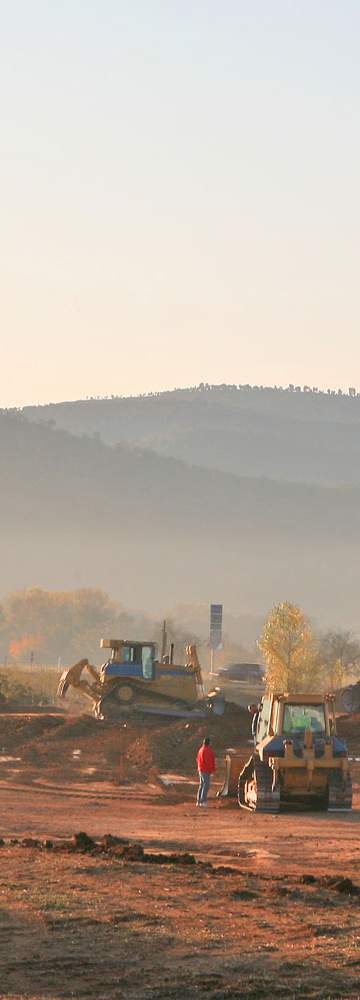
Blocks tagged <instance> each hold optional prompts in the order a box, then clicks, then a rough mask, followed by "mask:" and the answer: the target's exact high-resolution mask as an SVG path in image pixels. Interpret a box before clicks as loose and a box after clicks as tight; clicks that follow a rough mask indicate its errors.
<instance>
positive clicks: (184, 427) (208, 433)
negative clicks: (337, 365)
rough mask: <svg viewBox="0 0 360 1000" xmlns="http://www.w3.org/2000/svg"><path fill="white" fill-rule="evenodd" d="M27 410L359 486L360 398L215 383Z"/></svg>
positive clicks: (220, 459)
mask: <svg viewBox="0 0 360 1000" xmlns="http://www.w3.org/2000/svg"><path fill="white" fill-rule="evenodd" d="M24 413H25V415H26V416H27V417H28V418H29V419H31V420H36V421H41V422H46V421H49V420H50V421H55V425H56V427H58V428H62V429H65V430H68V431H70V432H71V433H73V434H77V435H82V434H86V435H100V437H101V439H102V440H103V441H104V443H106V444H110V445H113V444H117V443H118V442H121V443H128V444H132V445H138V446H142V447H145V448H150V449H152V450H153V451H156V452H158V453H159V454H161V455H165V456H167V457H172V458H177V459H181V460H182V461H185V462H187V463H191V464H194V465H198V466H202V467H205V468H211V469H216V470H218V471H224V472H230V473H235V474H237V475H241V476H250V477H266V478H273V479H283V480H288V481H293V482H299V483H301V482H308V483H311V482H314V483H322V484H331V485H336V484H344V483H354V484H359V485H360V396H350V395H345V394H344V395H337V394H334V395H329V394H327V393H319V392H317V391H316V392H315V391H308V392H297V391H292V390H280V389H266V388H265V389H259V388H252V387H250V386H243V387H240V388H239V387H236V386H215V387H209V388H206V387H203V388H198V389H192V390H191V389H184V390H176V391H174V392H166V393H160V394H158V395H153V396H152V395H150V396H142V397H134V398H114V399H95V400H94V399H90V400H79V401H77V402H69V403H57V404H50V405H48V406H41V407H26V408H25V410H24Z"/></svg>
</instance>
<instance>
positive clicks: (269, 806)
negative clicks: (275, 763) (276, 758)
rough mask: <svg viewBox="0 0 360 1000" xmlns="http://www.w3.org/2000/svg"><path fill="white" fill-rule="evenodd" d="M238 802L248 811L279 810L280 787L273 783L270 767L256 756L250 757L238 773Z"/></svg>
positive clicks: (268, 811)
mask: <svg viewBox="0 0 360 1000" xmlns="http://www.w3.org/2000/svg"><path fill="white" fill-rule="evenodd" d="M246 799H247V801H246ZM238 803H239V806H240V807H241V808H242V809H247V810H248V811H249V812H259V813H277V812H279V808H280V788H279V787H278V786H277V785H275V786H274V785H273V772H272V770H271V768H270V767H268V765H267V764H264V763H263V762H262V761H261V760H259V758H257V757H251V758H250V760H249V761H248V763H247V764H245V767H244V768H243V770H242V772H241V774H240V777H239V786H238Z"/></svg>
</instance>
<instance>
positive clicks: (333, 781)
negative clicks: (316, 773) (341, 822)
mask: <svg viewBox="0 0 360 1000" xmlns="http://www.w3.org/2000/svg"><path fill="white" fill-rule="evenodd" d="M351 807H352V780H351V774H350V772H349V771H348V772H347V774H345V775H343V774H342V772H340V771H336V770H332V771H330V775H329V799H328V811H329V812H336V811H337V810H341V811H344V810H346V809H351Z"/></svg>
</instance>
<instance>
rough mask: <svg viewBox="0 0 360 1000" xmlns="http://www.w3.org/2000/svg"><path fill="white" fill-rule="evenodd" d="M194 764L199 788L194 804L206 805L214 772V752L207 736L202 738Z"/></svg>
mask: <svg viewBox="0 0 360 1000" xmlns="http://www.w3.org/2000/svg"><path fill="white" fill-rule="evenodd" d="M196 766H197V769H198V773H199V788H198V793H197V799H196V805H197V806H207V797H208V791H209V787H210V778H211V775H212V774H214V772H215V754H214V751H213V750H212V749H211V746H210V740H209V737H208V736H205V739H203V741H202V744H201V747H199V749H198V752H197V755H196Z"/></svg>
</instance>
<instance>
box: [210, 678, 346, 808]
mask: <svg viewBox="0 0 360 1000" xmlns="http://www.w3.org/2000/svg"><path fill="white" fill-rule="evenodd" d="M334 702H335V696H334V695H332V694H328V695H325V696H324V695H316V694H296V695H295V694H293V695H290V694H265V695H264V696H263V698H262V699H261V702H260V705H259V706H250V708H252V709H254V708H256V709H257V721H256V729H255V733H254V751H253V753H252V754H251V757H250V758H249V760H248V761H247V762H246V764H245V765H244V756H243V754H241V753H240V752H239V751H236V750H233V749H229V750H228V751H227V752H226V757H225V764H226V775H225V781H224V785H223V787H222V789H221V790H220V792H219V793H218V795H219V796H221V797H225V796H231V797H237V799H238V803H239V806H241V808H243V809H248V810H250V811H251V812H262V813H277V812H279V809H280V806H281V805H282V804H287V805H298V806H300V807H305V806H306V805H310V806H311V805H313V806H316V807H321V808H323V809H328V810H331V811H332V810H346V809H351V806H352V782H351V773H350V764H349V760H348V755H347V749H346V744H345V743H344V741H343V740H342V739H340V738H339V737H338V736H337V734H336V717H335V705H334Z"/></svg>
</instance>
